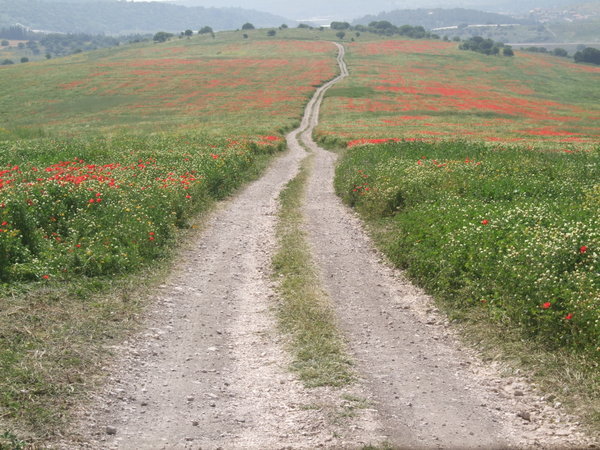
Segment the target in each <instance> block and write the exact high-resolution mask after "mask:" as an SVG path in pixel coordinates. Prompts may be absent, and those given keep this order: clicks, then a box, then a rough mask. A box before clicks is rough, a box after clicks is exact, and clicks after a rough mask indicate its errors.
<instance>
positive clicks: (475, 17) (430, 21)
mask: <svg viewBox="0 0 600 450" xmlns="http://www.w3.org/2000/svg"><path fill="white" fill-rule="evenodd" d="M381 20H387V21H388V22H391V23H392V24H394V25H397V26H400V25H413V26H417V25H421V26H422V27H424V28H426V29H429V30H431V29H433V28H441V27H450V26H458V25H478V24H481V25H486V24H494V25H496V24H508V23H512V24H517V23H518V24H529V23H533V22H532V21H528V20H526V19H515V18H514V17H510V16H506V15H503V14H495V13H489V12H483V11H477V10H474V9H464V8H453V9H441V8H436V9H398V10H394V11H390V12H382V13H379V14H377V15H368V16H364V17H361V18H360V19H356V20H355V21H354V24H355V25H368V24H369V23H370V22H373V21H381Z"/></svg>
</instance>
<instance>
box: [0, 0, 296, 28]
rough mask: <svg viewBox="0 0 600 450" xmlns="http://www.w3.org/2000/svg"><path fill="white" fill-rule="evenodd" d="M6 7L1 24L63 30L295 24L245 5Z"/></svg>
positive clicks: (31, 0) (18, 0)
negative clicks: (215, 6) (238, 6)
mask: <svg viewBox="0 0 600 450" xmlns="http://www.w3.org/2000/svg"><path fill="white" fill-rule="evenodd" d="M0 11H2V14H0V28H2V27H9V26H12V25H15V24H17V23H19V24H22V25H24V26H26V27H29V28H32V29H35V30H44V31H51V32H62V33H91V34H102V33H104V34H130V33H153V32H156V31H159V30H163V31H170V32H177V33H178V32H180V31H183V30H185V29H188V28H189V29H192V30H198V29H199V28H200V27H202V26H204V25H209V26H211V27H212V28H213V29H214V30H232V29H238V28H240V27H241V26H242V25H243V24H244V23H246V22H251V23H253V24H254V25H255V26H257V27H269V26H279V25H281V24H282V23H284V22H288V23H289V21H287V20H286V19H284V18H283V17H279V16H275V15H273V14H268V13H264V12H259V11H253V10H247V9H242V8H204V7H193V8H187V7H184V6H179V5H173V4H168V3H160V2H111V1H93V2H92V1H90V2H85V3H81V2H77V3H69V2H68V1H60V2H47V1H41V0H0Z"/></svg>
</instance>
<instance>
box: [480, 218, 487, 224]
mask: <svg viewBox="0 0 600 450" xmlns="http://www.w3.org/2000/svg"><path fill="white" fill-rule="evenodd" d="M488 223H489V222H488V220H487V219H483V220H482V221H481V224H482V225H487V224H488Z"/></svg>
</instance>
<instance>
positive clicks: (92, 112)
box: [0, 30, 600, 447]
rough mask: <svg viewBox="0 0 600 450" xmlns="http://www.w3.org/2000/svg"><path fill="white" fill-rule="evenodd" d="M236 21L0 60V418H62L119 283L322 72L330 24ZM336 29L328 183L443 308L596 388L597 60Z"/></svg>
mask: <svg viewBox="0 0 600 450" xmlns="http://www.w3.org/2000/svg"><path fill="white" fill-rule="evenodd" d="M247 34H248V37H247V38H244V37H243V36H242V33H240V32H225V33H217V34H216V35H215V37H214V38H213V37H211V36H194V37H192V38H191V39H185V38H184V39H177V38H175V39H172V40H171V41H168V42H165V43H162V44H155V43H148V42H146V43H138V44H133V45H127V46H121V47H118V48H113V49H105V50H99V51H95V52H89V53H80V54H77V55H73V56H70V57H67V58H57V59H52V60H48V61H43V62H35V63H28V64H22V65H15V66H3V67H2V68H0V302H1V303H2V308H0V329H1V330H2V332H1V333H0V391H1V392H2V395H0V427H1V426H3V425H4V421H9V422H10V423H12V424H15V423H17V424H19V427H20V429H21V430H25V433H29V434H28V435H31V436H34V437H35V438H36V439H44V438H46V437H47V436H48V435H50V434H51V431H49V430H55V429H61V428H60V427H61V426H62V427H63V429H64V425H65V423H66V422H67V421H68V417H69V412H68V411H70V408H72V402H73V401H74V400H72V399H73V396H74V395H75V394H74V392H75V393H76V392H81V391H82V390H83V389H84V386H85V383H86V378H87V377H93V376H94V375H95V374H97V373H98V372H99V371H101V369H100V367H101V366H102V364H103V363H102V361H103V359H102V358H103V357H104V356H102V355H104V353H103V352H105V349H103V348H102V346H103V345H106V343H107V342H111V343H112V342H114V341H113V339H117V338H118V336H119V335H120V333H122V332H123V329H126V328H127V329H130V328H132V327H133V325H132V324H134V323H135V322H136V321H137V320H138V318H139V316H138V314H139V313H140V311H141V310H143V304H142V303H143V302H142V301H141V300H139V297H140V296H136V295H134V294H131V292H132V291H131V290H130V288H129V287H123V286H125V284H126V283H127V282H128V281H127V280H129V282H131V280H132V279H133V280H134V284H136V285H141V284H144V283H139V282H138V281H136V280H139V279H144V281H146V279H147V278H151V276H152V274H153V273H154V272H157V271H158V266H161V267H162V266H163V265H166V266H168V265H169V264H168V262H169V259H168V255H169V251H170V250H169V249H171V248H173V247H174V244H175V243H176V242H177V240H178V238H181V236H184V234H182V233H181V231H180V230H182V229H185V228H187V227H189V226H190V224H191V223H193V221H194V217H196V215H197V213H199V212H202V211H206V210H207V209H209V208H210V206H211V204H213V203H214V202H215V201H217V200H219V199H223V198H225V197H226V196H228V195H229V194H231V193H232V192H234V191H235V189H237V188H239V187H240V186H242V185H243V184H244V183H245V182H247V181H248V180H251V179H254V178H257V177H258V176H260V173H261V172H262V170H263V169H264V168H265V167H266V165H267V164H268V163H269V162H270V161H271V160H272V159H273V156H274V155H276V154H277V153H278V152H280V151H282V150H283V149H284V148H285V140H284V133H285V132H286V131H289V130H291V129H292V128H293V127H294V126H296V125H297V124H298V123H299V121H300V119H301V117H302V114H303V110H304V106H305V104H306V102H307V101H308V100H309V98H310V97H311V96H312V94H313V93H314V91H315V87H316V86H318V85H321V84H322V83H324V82H325V81H327V80H330V79H332V78H333V77H335V76H336V75H337V73H338V66H337V64H336V55H337V49H336V47H335V46H334V45H333V43H332V42H327V40H334V39H335V37H334V36H335V33H334V32H331V31H327V30H326V31H324V32H322V31H318V30H279V31H277V34H276V36H272V37H268V36H267V33H266V31H265V30H253V31H248V33H247ZM351 39H352V40H351ZM351 39H350V35H348V36H347V37H346V38H345V40H344V42H343V44H344V45H345V48H346V51H347V55H346V56H347V58H346V60H347V62H348V66H349V70H350V76H349V77H348V78H347V79H345V80H344V81H343V82H341V83H339V84H337V85H336V86H335V87H333V88H331V89H330V90H329V91H328V93H327V94H326V97H325V101H324V103H323V105H322V108H321V115H320V124H319V126H318V128H317V130H316V138H317V140H319V141H320V142H321V143H322V144H323V145H324V146H326V147H330V148H336V149H340V148H341V149H342V151H341V154H342V156H341V160H340V163H339V166H338V168H337V173H336V180H335V188H336V191H337V193H338V194H339V195H340V197H341V198H342V199H343V200H344V201H345V202H346V203H347V204H348V205H351V206H352V207H354V208H356V210H357V211H358V212H359V213H360V214H361V216H362V217H363V218H364V219H365V221H366V222H367V223H368V224H369V225H370V229H371V230H374V236H375V239H376V241H377V243H378V245H380V248H381V249H382V250H383V251H384V252H385V253H386V254H387V255H388V256H389V258H390V259H391V261H393V263H394V264H396V265H397V266H398V267H401V268H403V269H406V270H407V273H408V275H409V276H410V277H411V278H412V279H413V280H416V281H417V282H418V283H419V284H420V285H421V286H423V287H425V288H426V290H427V291H428V292H430V293H432V294H433V295H434V296H435V297H436V299H438V300H439V301H440V304H442V305H447V306H448V311H449V314H450V317H451V318H456V319H458V320H463V319H465V321H466V320H467V319H468V318H469V317H472V318H474V320H475V321H480V322H481V323H485V324H489V323H493V324H496V325H497V326H498V328H497V329H500V330H504V329H506V330H511V333H512V332H513V331H514V330H517V331H516V333H517V334H518V336H519V339H521V340H522V341H525V342H533V345H534V346H537V347H539V348H545V349H550V350H551V352H554V353H555V354H556V355H575V357H576V358H578V359H579V360H581V361H583V363H582V365H583V366H585V367H584V368H583V369H581V367H579V368H571V367H566V366H564V365H563V366H562V368H561V369H560V370H561V372H560V374H564V375H565V377H571V379H569V380H567V381H566V382H567V383H569V382H570V383H571V384H572V385H573V386H574V385H575V384H576V382H577V383H579V380H580V378H579V374H581V373H585V371H587V372H589V373H588V375H586V376H587V378H586V379H587V380H588V381H589V380H592V381H590V382H589V383H588V384H587V385H586V386H588V387H586V388H585V389H583V388H582V391H581V393H580V397H576V398H584V397H586V396H588V397H589V398H592V397H591V396H593V395H596V397H597V392H598V379H597V370H598V360H599V358H598V357H599V356H600V347H598V343H599V342H600V322H599V320H600V167H599V163H600V120H599V119H600V83H599V82H598V81H599V80H600V69H599V68H598V67H593V66H588V65H584V64H574V63H572V62H570V61H567V60H566V59H561V58H557V57H553V56H550V55H542V54H525V53H521V52H518V51H516V52H515V56H514V57H500V56H486V55H482V54H478V53H471V52H466V51H460V50H458V44H457V43H451V42H444V41H441V40H412V39H405V38H398V39H391V38H389V37H379V36H375V35H371V34H370V33H367V32H365V33H362V34H361V35H360V36H358V35H356V34H355V35H354V36H353V37H352V38H351ZM150 264H152V266H151V265H150ZM148 268H151V270H147V269H148ZM155 268H156V269H157V270H154V269H155ZM132 274H133V275H132ZM123 280H125V281H123ZM119 283H121V284H119ZM111 289H112V290H111ZM107 291H110V292H111V293H110V295H106V292H107ZM133 292H135V291H133ZM132 296H133V297H132ZM590 373H591V375H589V374H590ZM594 373H595V375H594ZM561 376H562V375H559V376H557V377H556V378H557V379H559V380H560V378H561ZM586 389H587V390H586ZM574 397H575V394H574ZM595 404H596V405H597V402H596V403H595ZM593 408H594V407H593V406H592V407H591V409H593ZM591 414H592V415H593V414H596V417H595V420H597V422H599V421H598V417H600V412H598V409H596V410H594V411H592V413H591ZM2 431H3V430H2V429H0V433H1V432H2ZM6 436H8V437H10V438H12V436H13V435H12V434H6ZM6 436H5V435H1V434H0V447H1V446H2V444H3V443H4V441H3V440H2V439H3V438H6Z"/></svg>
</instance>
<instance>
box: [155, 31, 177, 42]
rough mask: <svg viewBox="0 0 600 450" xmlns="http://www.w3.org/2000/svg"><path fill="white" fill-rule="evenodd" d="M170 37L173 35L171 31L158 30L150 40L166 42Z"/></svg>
mask: <svg viewBox="0 0 600 450" xmlns="http://www.w3.org/2000/svg"><path fill="white" fill-rule="evenodd" d="M172 37H173V33H167V32H166V31H159V32H158V33H156V34H155V35H154V37H153V38H152V40H153V41H154V42H166V41H168V40H169V38H172Z"/></svg>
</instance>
